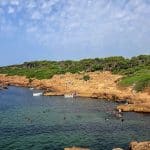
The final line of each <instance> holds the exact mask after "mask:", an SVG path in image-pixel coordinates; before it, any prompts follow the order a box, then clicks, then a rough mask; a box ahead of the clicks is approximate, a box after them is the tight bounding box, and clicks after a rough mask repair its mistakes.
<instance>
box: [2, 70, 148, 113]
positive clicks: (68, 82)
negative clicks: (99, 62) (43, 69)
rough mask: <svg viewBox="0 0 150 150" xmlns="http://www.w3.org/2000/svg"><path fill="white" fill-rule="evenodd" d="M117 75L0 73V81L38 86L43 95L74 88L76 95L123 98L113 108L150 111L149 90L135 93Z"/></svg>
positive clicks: (115, 99)
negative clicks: (120, 84) (120, 83)
mask: <svg viewBox="0 0 150 150" xmlns="http://www.w3.org/2000/svg"><path fill="white" fill-rule="evenodd" d="M85 74H86V75H88V76H90V80H88V81H85V80H83V76H84V75H85ZM121 78H122V76H121V75H114V74H112V73H111V72H108V71H105V72H88V73H80V74H71V73H66V74H63V75H54V76H53V77H52V78H51V79H42V80H38V79H28V78H26V77H25V76H7V75H4V74H0V85H3V86H7V85H13V86H21V87H33V88H36V89H42V90H44V95H45V96H60V95H61V96H62V95H65V94H69V93H74V92H75V93H77V96H79V97H89V98H96V99H107V100H113V101H116V102H122V101H126V104H123V105H118V106H117V108H116V109H118V110H119V109H120V110H122V111H135V112H147V113H150V93H148V92H146V91H145V92H138V93H137V92H135V91H133V89H132V87H128V88H120V87H118V85H117V82H118V81H119V80H120V79H121Z"/></svg>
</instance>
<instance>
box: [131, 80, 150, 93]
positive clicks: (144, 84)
mask: <svg viewBox="0 0 150 150" xmlns="http://www.w3.org/2000/svg"><path fill="white" fill-rule="evenodd" d="M148 87H150V77H149V78H145V79H141V80H140V81H138V82H137V83H136V84H135V86H134V89H135V90H136V91H137V92H139V91H143V90H144V89H146V88H148Z"/></svg>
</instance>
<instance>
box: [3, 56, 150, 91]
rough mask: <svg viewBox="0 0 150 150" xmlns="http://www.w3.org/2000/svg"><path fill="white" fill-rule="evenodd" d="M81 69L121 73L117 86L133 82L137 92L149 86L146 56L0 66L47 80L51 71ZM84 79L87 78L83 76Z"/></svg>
mask: <svg viewBox="0 0 150 150" xmlns="http://www.w3.org/2000/svg"><path fill="white" fill-rule="evenodd" d="M82 71H84V72H91V71H92V72H94V71H111V72H112V73H115V74H122V75H124V78H123V79H122V80H121V81H120V82H119V84H120V85H121V86H131V85H133V86H134V88H135V90H137V91H141V90H144V89H145V88H146V87H150V55H140V56H137V57H132V58H131V59H126V58H124V57H121V56H115V57H108V58H95V59H83V60H80V61H71V60H66V61H59V62H58V61H33V62H25V63H23V64H21V65H12V66H6V67H0V73H1V74H7V75H20V76H27V77H28V78H30V79H31V78H37V79H47V78H51V77H52V76H53V75H55V74H64V73H66V72H71V73H79V72H82ZM84 78H85V80H88V79H87V77H84Z"/></svg>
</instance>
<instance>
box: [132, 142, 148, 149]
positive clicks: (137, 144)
mask: <svg viewBox="0 0 150 150" xmlns="http://www.w3.org/2000/svg"><path fill="white" fill-rule="evenodd" d="M130 149H131V150H150V141H145V142H137V141H135V142H131V143H130Z"/></svg>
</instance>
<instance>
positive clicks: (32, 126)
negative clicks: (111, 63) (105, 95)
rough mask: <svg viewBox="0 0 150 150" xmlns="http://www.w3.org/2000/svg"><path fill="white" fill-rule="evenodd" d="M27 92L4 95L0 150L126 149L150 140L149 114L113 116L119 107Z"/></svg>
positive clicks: (1, 94) (13, 89)
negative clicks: (133, 143) (36, 95)
mask: <svg viewBox="0 0 150 150" xmlns="http://www.w3.org/2000/svg"><path fill="white" fill-rule="evenodd" d="M33 92H35V91H32V90H29V89H28V88H18V87H9V89H8V90H1V91H0V150H63V149H64V147H71V146H79V147H87V148H90V149H91V150H111V149H112V148H114V147H121V148H127V147H128V144H129V143H130V141H132V140H138V141H145V140H150V114H142V113H133V112H128V113H124V114H123V119H124V121H121V119H119V118H117V117H116V116H115V115H114V108H115V107H116V105H117V104H116V103H115V102H111V101H106V100H102V99H99V100H98V99H90V98H76V99H71V98H69V99H65V98H64V97H60V96H58V97H46V96H40V97H33V96H32V94H33Z"/></svg>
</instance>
